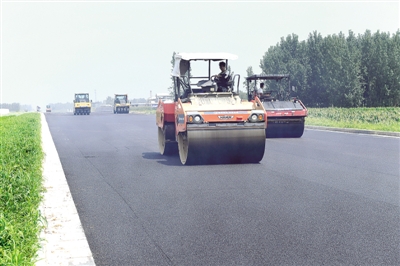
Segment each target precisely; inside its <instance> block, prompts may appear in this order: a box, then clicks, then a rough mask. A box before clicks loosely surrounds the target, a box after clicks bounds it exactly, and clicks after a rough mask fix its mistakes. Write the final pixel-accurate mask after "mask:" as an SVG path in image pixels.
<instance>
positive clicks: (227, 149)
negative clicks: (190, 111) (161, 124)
mask: <svg viewBox="0 0 400 266" xmlns="http://www.w3.org/2000/svg"><path fill="white" fill-rule="evenodd" d="M178 148H179V157H180V159H181V162H182V164H186V165H190V164H225V163H258V162H260V161H261V160H262V158H263V156H264V150H265V129H263V128H246V129H235V128H234V129H215V130H214V129H213V130H210V129H207V130H188V131H187V132H185V133H181V134H179V136H178Z"/></svg>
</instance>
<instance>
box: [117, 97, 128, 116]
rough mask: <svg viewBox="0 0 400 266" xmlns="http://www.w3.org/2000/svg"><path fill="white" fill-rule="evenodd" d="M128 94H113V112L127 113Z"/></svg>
mask: <svg viewBox="0 0 400 266" xmlns="http://www.w3.org/2000/svg"><path fill="white" fill-rule="evenodd" d="M129 107H130V102H129V101H128V94H114V106H113V109H114V114H129Z"/></svg>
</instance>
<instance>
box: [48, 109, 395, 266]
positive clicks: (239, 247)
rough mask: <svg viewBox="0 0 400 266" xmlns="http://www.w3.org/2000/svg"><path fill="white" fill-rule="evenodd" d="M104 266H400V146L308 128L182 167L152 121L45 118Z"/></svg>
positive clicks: (104, 115)
mask: <svg viewBox="0 0 400 266" xmlns="http://www.w3.org/2000/svg"><path fill="white" fill-rule="evenodd" d="M46 119H47V122H48V124H49V127H50V131H51V134H52V136H53V139H54V142H55V144H56V147H57V151H58V153H59V156H60V159H61V163H62V165H63V168H64V171H65V174H66V177H67V180H68V184H69V186H70V189H71V193H72V196H73V199H74V201H75V204H76V207H77V209H78V212H79V216H80V219H81V221H82V225H83V228H84V231H85V233H86V236H87V238H88V242H89V245H90V248H91V250H92V253H93V257H94V259H95V262H96V264H97V265H400V223H399V221H400V212H399V205H400V204H399V177H400V168H399V162H400V159H399V156H400V151H399V147H400V139H399V138H393V137H379V136H372V135H361V134H348V133H338V132H329V131H316V130H306V131H305V133H304V135H303V137H302V138H300V139H267V140H266V141H267V143H266V150H265V156H264V159H263V160H262V162H261V163H260V164H241V165H200V166H182V165H181V163H180V161H179V158H178V156H171V157H166V156H161V155H160V154H159V152H158V142H157V127H156V125H155V116H154V115H139V114H129V115H128V114H119V115H114V114H107V113H92V114H91V115H90V116H74V115H72V114H57V113H49V114H46Z"/></svg>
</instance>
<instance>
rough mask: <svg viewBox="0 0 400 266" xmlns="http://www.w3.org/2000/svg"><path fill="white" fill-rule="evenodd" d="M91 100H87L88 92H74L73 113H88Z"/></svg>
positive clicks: (90, 107) (90, 108)
mask: <svg viewBox="0 0 400 266" xmlns="http://www.w3.org/2000/svg"><path fill="white" fill-rule="evenodd" d="M91 110H92V100H89V93H75V99H74V115H90V112H91Z"/></svg>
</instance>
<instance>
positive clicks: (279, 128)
mask: <svg viewBox="0 0 400 266" xmlns="http://www.w3.org/2000/svg"><path fill="white" fill-rule="evenodd" d="M303 132H304V120H303V121H299V122H297V121H296V122H293V121H292V122H286V123H285V122H281V123H269V122H268V125H267V129H266V130H265V134H266V137H267V138H300V137H301V136H302V135H303Z"/></svg>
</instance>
